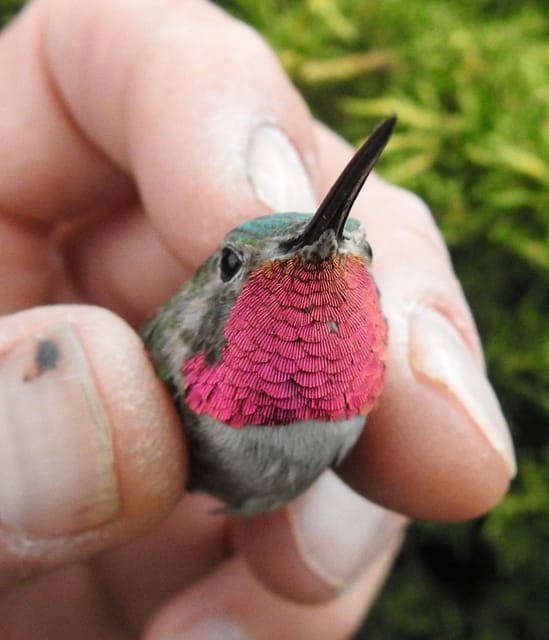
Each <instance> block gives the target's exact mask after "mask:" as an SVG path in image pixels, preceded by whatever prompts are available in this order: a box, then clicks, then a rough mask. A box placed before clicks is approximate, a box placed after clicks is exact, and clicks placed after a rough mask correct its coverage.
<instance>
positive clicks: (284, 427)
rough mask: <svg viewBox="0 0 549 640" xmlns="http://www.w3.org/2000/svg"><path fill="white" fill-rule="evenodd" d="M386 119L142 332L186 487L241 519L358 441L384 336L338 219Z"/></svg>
mask: <svg viewBox="0 0 549 640" xmlns="http://www.w3.org/2000/svg"><path fill="white" fill-rule="evenodd" d="M395 123H396V117H395V116H393V117H390V118H388V119H386V120H384V121H383V122H382V123H381V124H379V125H378V126H377V127H376V128H375V129H374V131H373V132H372V133H371V135H370V136H369V137H368V138H367V140H366V141H365V142H364V144H363V145H362V146H361V147H360V148H359V150H358V151H357V152H356V153H355V155H354V156H353V158H352V159H351V160H350V162H349V163H348V165H347V166H346V167H345V168H344V170H343V172H342V173H341V175H340V176H339V177H338V179H337V180H336V181H335V183H334V184H333V186H332V187H331V189H330V190H329V192H328V193H327V195H326V196H325V197H324V199H323V200H322V202H321V204H320V206H319V207H318V209H317V211H316V212H315V213H314V214H307V213H300V212H288V213H273V214H269V215H264V216H260V217H257V218H254V219H251V220H247V221H245V222H243V223H242V224H240V225H239V226H237V227H235V228H234V229H233V230H231V231H230V232H229V233H227V235H226V236H225V237H224V238H223V240H222V242H221V244H220V246H219V248H218V250H217V251H216V252H215V253H214V254H213V255H212V256H211V257H210V258H209V259H208V260H206V261H205V262H204V264H203V265H202V266H201V267H200V268H199V269H198V270H197V272H196V273H195V275H194V276H193V277H192V278H191V279H190V280H188V281H187V282H185V283H184V284H183V286H182V287H181V288H180V290H179V291H178V292H177V293H175V295H173V296H172V297H171V298H170V299H169V300H168V301H167V302H166V303H165V304H164V305H163V306H161V307H160V309H159V310H158V311H157V312H156V313H155V314H154V315H153V317H152V318H151V319H150V320H148V321H147V322H146V324H145V325H144V326H143V328H142V332H141V335H142V339H143V341H144V344H145V347H146V349H147V350H148V352H149V354H150V358H151V360H152V363H153V365H154V367H155V369H156V372H157V375H158V376H159V377H160V378H161V380H162V381H163V382H164V383H165V385H166V386H167V388H168V390H169V392H170V393H171V395H172V397H173V400H174V402H175V405H176V407H177V410H178V413H179V415H180V417H181V421H182V425H183V429H184V432H185V435H186V438H187V441H188V445H189V458H190V472H189V480H188V485H187V488H188V489H189V490H190V491H204V492H207V493H209V494H211V495H213V496H215V497H216V498H217V499H218V500H220V501H221V502H222V503H223V507H220V511H222V512H232V513H239V514H244V515H254V514H259V513H263V512H265V511H272V510H274V509H278V508H281V507H283V506H284V505H286V504H287V503H288V502H290V501H291V500H293V499H294V498H295V497H297V496H298V495H300V494H301V493H302V492H303V491H305V490H306V489H307V488H308V487H309V486H310V485H311V484H312V483H313V482H314V481H315V480H316V479H317V478H318V476H319V475H320V474H321V473H322V472H323V471H325V470H326V469H328V468H331V467H336V466H337V465H339V464H340V463H341V462H342V460H343V459H344V458H345V456H346V455H347V454H348V453H349V451H350V450H351V448H352V447H353V445H354V444H355V443H356V441H357V439H358V437H359V436H360V434H361V432H362V430H363V428H364V426H365V424H366V422H367V416H368V414H369V413H370V412H371V411H372V410H373V409H374V408H375V406H376V404H377V402H378V398H379V396H380V394H381V392H382V389H383V381H384V372H385V360H386V349H387V346H386V345H387V334H388V328H387V323H386V320H385V318H384V315H383V312H382V309H381V305H380V297H379V291H378V289H377V286H376V284H375V281H374V279H373V276H372V273H371V264H372V249H371V246H370V244H369V242H368V240H367V238H366V231H365V229H364V226H363V225H362V224H361V223H360V222H359V221H357V220H356V219H354V218H351V217H349V214H350V211H351V208H352V206H353V203H354V202H355V199H356V197H357V195H358V193H359V192H360V191H361V189H362V186H363V184H364V182H365V180H366V178H367V177H368V175H369V174H370V172H371V171H372V169H373V168H374V165H375V164H376V162H377V160H378V159H379V157H380V155H381V153H382V151H383V149H384V148H385V146H386V145H387V143H388V141H389V138H390V136H391V134H392V131H393V128H394V126H395Z"/></svg>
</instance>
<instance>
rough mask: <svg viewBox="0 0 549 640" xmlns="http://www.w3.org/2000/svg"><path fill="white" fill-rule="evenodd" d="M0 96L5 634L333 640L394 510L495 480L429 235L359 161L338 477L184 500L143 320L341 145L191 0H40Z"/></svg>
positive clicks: (484, 416) (289, 198)
mask: <svg viewBox="0 0 549 640" xmlns="http://www.w3.org/2000/svg"><path fill="white" fill-rule="evenodd" d="M0 104H1V105H2V107H1V109H0V140H1V141H2V144H1V145H0V166H1V167H2V171H1V172H0V247H1V250H0V282H1V283H2V285H1V289H0V309H1V312H2V313H3V314H4V315H3V316H1V317H0V394H2V400H1V402H0V585H1V587H2V592H1V595H0V637H3V638H4V637H5V638H17V639H27V638H37V637H40V638H41V639H48V638H59V637H70V638H134V637H144V638H147V639H150V640H157V639H164V638H175V637H184V638H188V639H193V638H210V639H211V638H229V639H231V638H235V639H238V638H248V637H249V638H261V639H270V638H279V637H280V629H281V628H283V629H284V637H285V638H286V640H292V639H293V638H296V639H301V638H304V637H311V638H318V639H320V640H322V639H323V638H326V639H329V640H334V639H337V638H346V637H349V635H350V634H351V633H352V631H353V629H354V628H355V627H356V625H357V624H358V623H359V622H360V620H361V619H362V617H363V615H364V613H365V612H366V610H367V608H368V607H369V606H370V604H371V602H372V600H373V599H374V597H375V595H376V594H377V592H378V591H379V588H380V586H381V584H382V582H383V579H384V577H385V575H386V574H387V572H388V571H389V569H390V566H391V562H392V559H393V558H394V556H395V553H396V552H397V550H398V546H399V543H400V541H401V539H402V536H403V528H404V524H405V517H404V516H406V517H412V518H423V519H431V520H438V521H449V520H456V519H462V518H468V517H474V516H476V515H479V514H481V513H483V512H485V511H486V510H488V509H489V508H490V507H492V506H493V505H494V504H495V503H497V502H498V501H499V500H500V499H501V497H502V496H503V495H504V494H505V492H506V490H507V487H508V484H509V479H510V477H512V475H513V473H514V458H513V451H512V445H511V441H510V439H509V435H508V432H507V428H506V425H505V421H504V418H503V416H502V415H501V411H500V409H499V405H498V403H497V400H496V399H495V396H494V395H493V392H492V390H491V387H490V385H489V383H488V381H487V379H486V377H485V373H484V365H483V359H482V352H481V348H480V344H479V341H478V338H477V334H476V331H475V328H474V324H473V321H472V318H471V315H470V312H469V310H468V307H467V305H466V303H465V301H464V298H463V295H462V292H461V289H460V286H459V283H458V282H457V280H456V278H455V276H454V275H453V272H452V269H451V265H450V262H449V259H448V254H447V251H446V249H445V246H444V244H443V242H442V240H441V237H440V235H439V233H438V231H437V229H436V227H435V225H434V223H433V221H432V218H431V216H430V213H429V212H428V210H427V208H426V207H425V205H423V204H422V203H421V202H420V201H419V200H418V199H417V198H416V197H415V196H413V195H411V194H409V193H407V192H405V191H402V190H400V189H398V188H396V187H393V186H390V185H388V184H386V183H385V182H383V181H381V180H380V179H379V178H376V177H375V176H373V177H372V178H370V179H369V181H368V183H369V184H368V186H367V188H366V189H365V190H364V192H363V193H362V194H361V195H360V197H359V199H358V200H357V203H356V205H355V207H354V210H353V215H354V216H355V217H358V218H360V219H361V220H363V222H364V224H365V226H366V229H367V233H368V238H369V241H370V243H371V245H372V247H373V250H374V275H375V278H376V281H377V283H378V286H379V289H380V292H381V298H382V305H383V310H384V313H385V315H386V317H387V320H388V324H389V328H390V339H389V356H388V363H387V374H386V386H385V390H384V393H383V395H382V399H381V402H380V404H379V407H378V409H377V410H376V411H375V413H374V414H373V415H372V416H371V418H370V420H369V422H368V427H367V429H365V431H364V434H363V436H362V437H361V439H360V441H359V443H358V445H357V446H356V447H355V449H354V450H353V453H352V455H351V456H350V457H349V458H348V460H347V461H346V462H345V464H344V465H343V466H342V468H341V469H340V470H338V474H339V478H338V477H336V476H335V475H334V474H332V473H328V474H326V475H325V476H323V477H322V478H321V479H320V481H319V482H318V483H317V484H316V485H314V486H313V487H312V488H311V489H310V490H309V491H308V492H306V494H304V495H303V496H301V497H300V498H298V499H297V500H296V501H295V502H294V503H292V504H291V505H289V506H288V507H287V508H285V509H283V510H280V511H276V512H272V513H269V514H264V515H262V516H258V517H253V518H238V517H228V516H222V515H213V514H212V513H211V510H212V508H213V507H214V506H215V502H214V501H213V499H211V498H209V497H207V496H202V495H188V494H184V486H185V479H186V477H187V473H188V468H187V457H186V443H185V439H184V435H183V431H182V429H181V425H180V422H179V418H178V416H177V414H176V412H175V410H174V407H173V405H172V401H171V399H170V397H169V396H168V394H167V392H166V390H165V389H164V388H163V386H162V384H161V382H160V381H159V380H158V379H157V378H156V376H155V374H154V371H153V369H152V367H151V364H150V362H149V361H148V358H147V355H146V353H145V351H144V349H143V346H142V344H141V342H140V340H139V338H138V336H137V334H136V333H135V328H136V327H138V326H139V324H140V323H141V322H142V321H143V320H144V319H145V318H146V317H147V316H148V315H149V314H150V313H152V312H153V310H154V309H155V308H156V307H157V306H158V305H159V304H160V303H161V302H162V301H163V300H165V299H166V298H167V297H168V296H169V295H170V294H171V293H173V292H174V291H175V290H176V289H177V287H178V285H179V284H180V283H181V282H183V281H184V280H185V279H186V278H188V277H190V276H191V275H192V273H193V271H194V270H195V269H196V267H197V266H198V265H199V264H200V263H201V262H202V261H203V260H204V259H205V258H206V257H207V256H208V255H209V254H210V253H211V252H212V251H213V250H214V249H215V248H216V246H217V243H218V242H219V240H220V239H221V238H222V237H223V235H224V234H225V232H226V231H228V230H229V229H230V228H232V227H233V226H234V225H235V224H237V223H238V222H240V221H242V220H244V219H246V218H250V217H253V216H257V215H262V214H265V213H267V212H269V211H283V210H305V211H312V210H314V208H315V204H316V203H317V202H318V201H319V200H320V198H321V197H322V195H323V194H324V193H325V192H326V190H327V189H328V187H329V186H330V185H331V183H332V182H333V180H334V179H335V178H336V176H337V175H338V173H339V172H340V170H341V168H342V167H343V166H344V164H345V163H346V161H347V160H348V159H349V158H350V156H351V153H352V150H351V149H350V147H349V146H348V145H347V144H346V143H345V142H343V141H342V140H341V139H339V138H338V137H337V136H336V135H335V134H333V133H332V132H330V131H329V130H328V129H327V128H325V127H324V126H323V125H321V124H319V123H316V122H314V120H313V119H312V118H311V116H310V114H309V112H308V110H307V108H306V106H305V104H304V103H303V101H302V99H301V98H300V96H299V95H298V94H297V92H296V91H295V89H294V88H293V87H292V86H291V84H290V83H289V81H288V79H287V78H286V77H285V75H284V73H283V72H282V70H281V68H280V66H279V64H278V62H277V61H276V59H275V57H274V55H273V54H272V52H271V51H270V50H269V49H268V47H267V46H266V45H265V43H264V42H263V41H262V40H261V38H260V37H259V36H258V35H257V34H255V33H254V32H253V31H252V30H251V29H249V28H248V27H246V26H245V25H242V24H241V23H238V22H237V21H235V20H233V19H231V18H229V17H228V16H227V15H225V14H224V13H223V12H222V11H220V10H219V9H217V8H215V7H214V6H212V5H210V4H208V3H205V2H202V1H199V0H188V1H186V2H182V1H179V2H178V1H175V0H156V1H153V0H119V1H118V2H116V3H114V2H112V0H108V1H107V0H94V2H87V1H86V0H36V1H35V2H33V3H31V4H29V6H28V7H27V8H26V10H25V11H24V12H23V13H22V15H21V16H20V17H19V18H17V19H16V20H15V21H14V22H13V23H12V24H11V25H10V27H9V28H8V29H6V31H5V32H4V33H3V34H2V35H1V36H0ZM364 133H365V135H366V134H367V131H365V132H364ZM52 345H53V348H54V351H53V353H54V354H55V357H53V356H51V353H52V351H51V349H52ZM40 349H42V351H40ZM44 349H45V351H44ZM48 349H50V351H48ZM40 353H42V354H43V353H50V356H49V357H48V358H46V357H45V356H42V357H39V354H40ZM349 487H352V489H353V490H351V488H349ZM394 512H399V513H400V514H403V515H396V513H394ZM231 634H232V635H231Z"/></svg>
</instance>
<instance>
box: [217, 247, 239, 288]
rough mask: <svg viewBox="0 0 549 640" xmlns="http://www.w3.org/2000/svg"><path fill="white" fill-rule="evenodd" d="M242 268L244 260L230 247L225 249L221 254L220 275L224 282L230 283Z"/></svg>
mask: <svg viewBox="0 0 549 640" xmlns="http://www.w3.org/2000/svg"><path fill="white" fill-rule="evenodd" d="M241 267H242V258H241V257H240V256H239V255H238V253H236V251H234V250H233V249H231V248H229V247H225V248H224V249H223V251H222V253H221V260H220V261H219V275H220V277H221V280H223V282H229V280H232V279H233V278H234V277H235V276H236V274H237V273H238V272H239V271H240V268H241Z"/></svg>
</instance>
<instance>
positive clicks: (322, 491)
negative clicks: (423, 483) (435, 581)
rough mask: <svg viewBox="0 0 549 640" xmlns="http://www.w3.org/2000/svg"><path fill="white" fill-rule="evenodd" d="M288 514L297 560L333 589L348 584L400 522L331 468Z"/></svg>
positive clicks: (370, 559) (367, 563) (391, 534)
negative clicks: (350, 486) (345, 481)
mask: <svg viewBox="0 0 549 640" xmlns="http://www.w3.org/2000/svg"><path fill="white" fill-rule="evenodd" d="M289 517H290V524H291V526H292V529H293V534H294V539H295V541H296V545H297V548H298V553H299V555H300V557H301V559H302V561H303V562H304V564H305V565H306V566H307V568H308V569H309V570H310V571H311V572H312V573H313V574H314V575H316V576H317V577H318V578H319V579H321V580H322V581H323V582H324V583H325V584H327V585H329V586H330V587H332V588H333V589H334V590H335V591H338V592H339V591H342V590H343V589H345V588H346V587H348V586H349V585H350V584H352V582H353V581H354V580H355V578H357V577H358V576H359V575H360V574H361V573H362V572H363V571H364V569H365V568H366V567H367V566H368V565H369V564H370V563H371V562H372V561H373V560H374V559H375V558H376V557H377V556H378V554H379V552H380V551H381V550H382V549H383V548H384V547H385V546H386V545H387V544H389V543H390V542H391V540H392V539H394V535H395V533H396V532H397V531H398V530H399V529H401V528H402V527H403V525H404V522H405V519H404V518H402V517H401V516H398V515H397V514H394V513H391V512H390V511H387V510H385V509H383V508H381V507H379V506H377V505H375V504H373V503H372V502H369V501H368V500H366V499H365V498H363V497H361V496H359V495H358V494H357V493H355V492H354V491H352V490H351V489H350V488H349V487H348V486H347V485H346V484H345V483H343V482H342V481H341V480H340V479H339V478H338V477H337V476H336V475H335V474H334V473H333V472H331V471H327V472H325V473H323V474H322V475H321V476H320V478H319V479H318V480H317V481H316V482H315V483H314V485H313V486H312V487H311V488H310V489H308V490H307V491H306V492H305V493H304V494H303V495H302V496H301V497H300V498H298V499H297V500H295V501H294V502H293V503H292V504H291V505H290V506H289Z"/></svg>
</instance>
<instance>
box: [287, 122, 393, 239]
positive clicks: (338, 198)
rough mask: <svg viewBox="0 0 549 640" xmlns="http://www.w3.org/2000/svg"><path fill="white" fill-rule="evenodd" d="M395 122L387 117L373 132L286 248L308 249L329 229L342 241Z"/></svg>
mask: <svg viewBox="0 0 549 640" xmlns="http://www.w3.org/2000/svg"><path fill="white" fill-rule="evenodd" d="M396 120H397V119H396V116H393V117H391V118H388V119H387V120H384V121H383V122H382V123H381V124H380V125H378V126H377V127H376V128H375V129H374V131H373V132H372V133H371V134H370V136H369V137H368V139H367V140H366V142H364V144H363V145H362V146H361V147H360V149H359V150H358V151H357V152H356V153H355V155H354V156H353V157H352V158H351V160H350V162H349V164H348V165H347V166H346V167H345V169H343V172H342V173H341V175H340V176H339V178H338V179H337V180H336V181H335V183H334V184H333V186H332V188H331V189H330V191H329V192H328V194H327V195H326V197H325V198H324V200H323V201H322V203H321V204H320V206H319V207H318V210H317V212H316V213H315V214H314V216H313V217H312V218H311V220H310V221H309V223H308V224H307V226H306V227H305V229H303V231H302V232H301V233H300V235H299V236H297V237H296V238H294V239H292V240H291V241H290V242H289V243H288V248H292V249H299V248H300V247H306V246H310V245H312V244H313V243H314V242H316V241H317V240H318V239H319V238H320V236H321V235H322V234H323V233H324V232H325V231H327V230H328V229H332V230H333V231H334V232H335V234H336V237H337V238H338V239H341V238H342V235H343V228H344V227H345V222H346V221H347V218H348V217H349V212H350V211H351V208H352V206H353V203H354V201H355V200H356V197H357V196H358V194H359V192H360V190H361V189H362V185H363V184H364V181H365V180H366V178H367V177H368V175H369V174H370V172H371V171H372V169H373V168H374V166H375V164H376V162H377V161H378V159H379V156H380V155H381V153H382V151H383V149H384V148H385V145H386V144H387V142H388V141H389V138H390V137H391V133H392V132H393V128H394V126H395V123H396Z"/></svg>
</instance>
